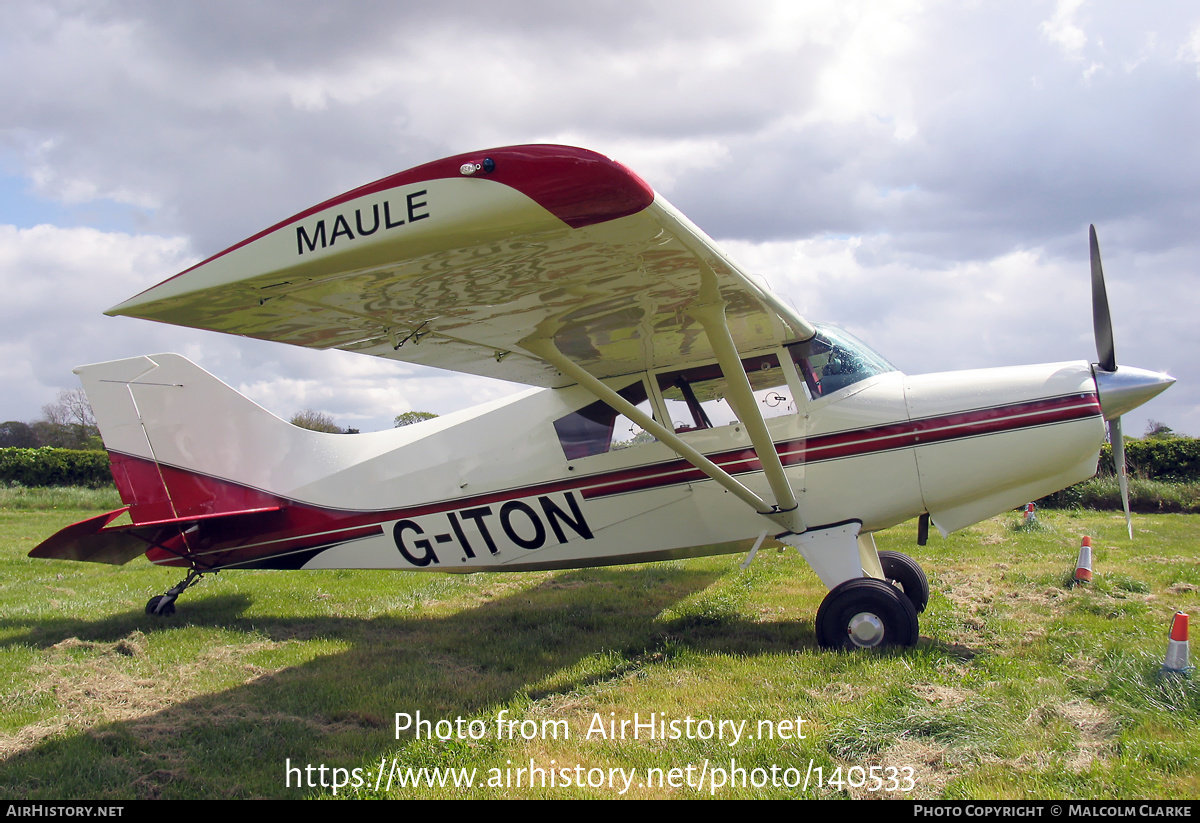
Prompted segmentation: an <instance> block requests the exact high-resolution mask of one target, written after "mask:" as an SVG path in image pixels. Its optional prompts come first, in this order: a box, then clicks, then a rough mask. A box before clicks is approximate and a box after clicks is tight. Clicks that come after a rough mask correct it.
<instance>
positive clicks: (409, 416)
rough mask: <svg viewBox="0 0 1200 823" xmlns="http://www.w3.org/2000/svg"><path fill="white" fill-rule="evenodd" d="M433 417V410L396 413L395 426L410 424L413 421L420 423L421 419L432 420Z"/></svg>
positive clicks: (434, 415)
mask: <svg viewBox="0 0 1200 823" xmlns="http://www.w3.org/2000/svg"><path fill="white" fill-rule="evenodd" d="M435 417H437V415H436V414H434V413H433V412H422V411H406V412H405V413H404V414H398V415H396V428H397V429H398V428H400V427H401V426H411V425H412V424H413V423H420V422H421V421H422V420H432V419H433V418H435Z"/></svg>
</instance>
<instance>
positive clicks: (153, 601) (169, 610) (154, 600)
mask: <svg viewBox="0 0 1200 823" xmlns="http://www.w3.org/2000/svg"><path fill="white" fill-rule="evenodd" d="M163 597H164V595H161V594H156V595H155V596H154V597H151V598H150V602H149V603H147V604H146V614H152V615H154V616H156V617H170V616H171V615H173V614H175V604H174V603H168V604H167V605H165V606H163V608H162V611H161V612H160V611H159V610H158V604H159V603H161V602H162V599H163Z"/></svg>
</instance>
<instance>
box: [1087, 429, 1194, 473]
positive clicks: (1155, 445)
mask: <svg viewBox="0 0 1200 823" xmlns="http://www.w3.org/2000/svg"><path fill="white" fill-rule="evenodd" d="M1125 463H1126V465H1127V466H1128V467H1129V476H1130V477H1141V478H1143V479H1145V480H1164V481H1167V482H1170V483H1188V482H1193V481H1197V480H1200V440H1198V439H1196V438H1192V437H1163V438H1154V439H1150V440H1126V441H1125ZM1100 474H1102V475H1111V474H1113V462H1112V447H1111V446H1109V445H1108V444H1107V443H1105V444H1104V447H1103V448H1102V449H1101V450H1100Z"/></svg>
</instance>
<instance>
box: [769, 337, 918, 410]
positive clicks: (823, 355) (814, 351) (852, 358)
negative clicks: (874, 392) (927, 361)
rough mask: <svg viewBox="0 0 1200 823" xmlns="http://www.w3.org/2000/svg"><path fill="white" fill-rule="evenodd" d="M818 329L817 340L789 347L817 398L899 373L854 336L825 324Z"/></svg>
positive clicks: (809, 388)
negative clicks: (859, 383) (891, 373)
mask: <svg viewBox="0 0 1200 823" xmlns="http://www.w3.org/2000/svg"><path fill="white" fill-rule="evenodd" d="M816 329H817V336H816V337H814V338H812V339H811V340H805V341H804V342H803V343H794V344H792V345H791V346H788V349H789V350H790V351H791V353H792V358H793V359H794V360H795V361H796V368H797V369H799V371H800V375H801V376H802V377H803V378H804V382H805V383H806V384H807V385H808V391H809V393H810V394H812V396H813V397H814V398H816V397H823V396H825V395H827V394H833V393H834V392H836V391H838V390H839V389H844V388H845V387H846V386H850V385H853V384H855V383H858V382H860V381H862V380H866V379H867V378H868V377H874V376H875V375H877V374H885V373H887V372H893V371H896V370H897V369H896V367H895V366H893V365H892V364H891V363H889V362H888V361H887V360H885V359H884V358H883V357H882V355H880V354H879V353H878V352H876V351H875V350H873V349H872V348H871V347H870V346H868V345H867V344H866V343H863V342H862V341H861V340H859V339H858V338H856V337H855V336H854V335H852V334H850V333H848V332H844V331H842V330H841V329H836V328H834V327H833V326H825V325H822V324H817V326H816Z"/></svg>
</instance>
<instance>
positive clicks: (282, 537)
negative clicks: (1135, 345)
mask: <svg viewBox="0 0 1200 823" xmlns="http://www.w3.org/2000/svg"><path fill="white" fill-rule="evenodd" d="M1100 413H1101V412H1100V404H1099V401H1098V400H1097V398H1096V395H1095V394H1093V393H1086V392H1081V393H1079V394H1073V395H1067V396H1064V397H1056V398H1049V399H1045V400H1035V401H1029V402H1025V403H1013V404H1008V405H1004V406H993V407H988V408H982V409H974V410H969V411H962V412H955V413H952V414H945V415H937V416H933V417H927V418H922V419H918V420H913V421H903V422H897V423H888V424H884V425H881V426H870V427H867V428H862V429H854V430H851V431H843V432H834V433H831V434H820V435H813V436H812V437H808V438H803V439H797V440H790V441H784V442H781V443H778V444H777V445H776V447H777V448H778V449H779V453H780V459H781V460H782V462H783V464H784V465H785V466H790V465H796V464H800V463H815V462H822V461H826V460H840V459H845V458H849V457H859V456H863V455H867V454H874V453H879V452H885V451H893V450H896V449H904V448H912V447H919V446H925V445H930V444H933V443H941V442H946V441H949V440H961V439H968V438H973V437H980V436H985V435H989V434H998V433H1001V432H1007V431H1016V430H1020V429H1025V428H1035V427H1039V426H1047V425H1054V424H1057V423H1065V422H1070V421H1072V420H1081V419H1086V418H1089V417H1095V416H1098V415H1100ZM709 458H710V459H711V460H712V461H713V462H714V463H716V464H717V465H718V466H720V467H721V468H723V469H724V470H726V471H727V472H729V473H730V474H734V475H736V474H746V473H750V472H758V471H761V470H762V466H761V464H760V462H759V460H758V457H757V455H756V454H755V452H754V451H753V450H752V449H748V448H738V449H732V450H729V451H725V452H719V453H716V454H713V455H710V456H709ZM127 459H128V460H141V458H127ZM144 462H146V463H149V462H150V461H144ZM151 465H153V464H151ZM168 468H169V467H164V476H168V477H170V478H171V479H172V480H175V479H176V475H177V474H187V475H188V476H189V477H190V478H191V479H192V483H190V484H184V483H178V482H169V485H170V486H171V489H172V492H173V493H176V492H180V493H186V494H195V495H197V497H198V498H202V499H196V498H189V499H177V500H174V502H175V507H176V508H177V509H186V510H188V511H193V512H194V511H198V510H205V511H219V510H220V509H222V508H224V509H229V510H233V509H236V508H238V507H244V506H246V505H247V504H248V503H249V502H251V501H253V502H255V503H257V504H258V505H265V504H266V500H267V498H270V499H271V500H274V501H278V502H279V503H280V504H282V505H283V506H284V508H283V509H282V510H281V511H280V512H279V513H278V516H277V517H276V516H275V515H271V517H272V520H271V521H269V522H266V521H264V522H262V525H263V526H264V527H265V528H263V529H262V530H261V531H260V532H258V533H257V534H255V535H250V536H246V535H233V534H221V533H220V529H219V528H217V524H219V523H220V522H221V521H220V520H219V519H217V520H214V521H206V523H205V525H204V527H202V528H201V529H200V530H199V531H198V532H197V533H195V534H190V535H189V536H188V537H189V539H188V545H189V547H190V550H191V553H192V554H193V555H195V556H204V557H205V559H206V562H208V563H214V564H215V565H221V564H235V563H245V562H249V561H251V560H255V559H261V558H263V557H268V556H275V555H278V554H285V553H289V552H294V551H299V550H304V549H312V548H314V547H319V546H321V545H323V544H328V545H334V544H337V543H342V542H345V541H346V540H350V539H356V538H358V537H363V536H369V535H370V534H378V533H381V531H382V529H381V524H383V523H386V522H390V521H395V520H402V519H408V518H414V517H420V516H422V515H428V514H437V513H440V512H446V511H454V510H461V509H465V508H469V507H479V506H489V505H492V504H495V503H502V502H505V501H508V500H514V499H518V498H526V497H533V496H536V495H543V494H554V493H557V492H569V491H574V492H578V493H579V494H580V495H581V496H582V497H583V498H585V499H597V498H603V497H609V496H612V495H617V494H627V493H630V492H636V491H644V490H647V489H655V488H664V487H667V486H673V485H678V484H681V483H693V482H701V481H703V480H706V479H708V478H707V477H706V476H705V475H704V474H703V473H702V472H701V471H700V470H699V469H697V468H695V467H694V466H692V464H691V463H688V462H687V461H686V460H683V459H678V460H669V461H666V462H662V463H655V464H652V465H648V466H638V467H634V468H628V469H617V470H615V471H610V472H603V473H600V474H594V475H588V476H583V477H572V478H570V479H563V480H555V481H550V482H546V483H538V484H534V485H531V486H525V487H520V488H514V489H505V490H501V491H495V492H488V493H486V494H479V495H473V496H470V497H463V498H456V499H453V500H441V501H436V502H431V503H424V504H420V505H416V506H408V507H405V508H401V509H391V510H385V511H360V510H344V509H343V510H339V509H332V508H327V507H319V506H314V505H312V504H309V503H300V502H295V501H288V500H286V499H284V498H281V497H277V496H275V495H268V494H267V493H265V492H261V491H258V490H254V489H248V488H247V487H245V486H242V485H240V484H237V483H234V482H231V481H228V480H222V479H219V478H215V477H207V476H204V475H199V474H196V473H194V472H187V471H186V470H184V469H174V468H170V469H169V471H167V469H168ZM372 529H373V531H372ZM364 530H367V531H364ZM264 535H269V539H266V540H263V539H262V537H263V536H264ZM227 552H236V556H234V557H227V556H226V553H227ZM147 556H148V557H149V558H150V559H151V560H153V561H154V562H164V561H165V562H168V563H169V564H178V563H179V562H181V561H180V560H179V558H178V557H176V556H175V555H172V554H171V553H169V552H165V551H162V550H160V549H152V550H151V551H150V552H148V553H147ZM217 558H220V561H219V563H216V562H215V561H216V560H217Z"/></svg>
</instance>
